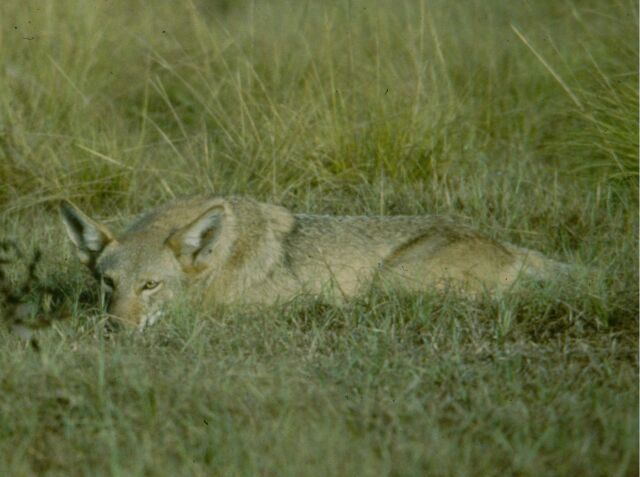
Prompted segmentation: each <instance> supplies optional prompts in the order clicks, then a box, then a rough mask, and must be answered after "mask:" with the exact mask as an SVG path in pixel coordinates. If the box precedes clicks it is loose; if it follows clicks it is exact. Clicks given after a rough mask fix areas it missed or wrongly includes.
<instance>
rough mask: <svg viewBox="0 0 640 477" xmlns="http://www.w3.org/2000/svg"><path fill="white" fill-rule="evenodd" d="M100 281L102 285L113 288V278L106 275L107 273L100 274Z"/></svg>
mask: <svg viewBox="0 0 640 477" xmlns="http://www.w3.org/2000/svg"><path fill="white" fill-rule="evenodd" d="M102 283H103V284H104V286H106V287H107V288H111V289H113V288H115V287H116V285H115V283H114V282H113V278H111V277H109V276H107V275H102Z"/></svg>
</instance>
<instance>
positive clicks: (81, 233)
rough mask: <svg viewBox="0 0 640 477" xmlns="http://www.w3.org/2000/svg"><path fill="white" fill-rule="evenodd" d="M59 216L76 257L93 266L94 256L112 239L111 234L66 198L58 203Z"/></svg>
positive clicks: (90, 266)
mask: <svg viewBox="0 0 640 477" xmlns="http://www.w3.org/2000/svg"><path fill="white" fill-rule="evenodd" d="M60 216H61V217H62V222H63V223H64V226H65V228H66V229H67V235H69V238H70V239H71V241H72V242H73V244H74V245H75V246H76V252H77V254H78V258H79V259H80V261H81V262H82V263H83V264H85V265H87V266H88V267H89V268H93V266H94V265H95V260H96V258H97V257H98V255H100V252H102V250H103V249H104V248H105V247H106V246H107V244H108V243H109V242H111V241H112V240H113V235H112V234H111V232H109V229H107V228H106V227H105V226H104V225H101V224H99V223H98V222H95V221H93V220H91V219H90V218H89V217H88V216H86V215H85V214H84V213H83V212H82V211H80V209H78V208H77V207H76V206H74V205H73V204H71V202H68V201H66V200H63V201H62V202H61V203H60Z"/></svg>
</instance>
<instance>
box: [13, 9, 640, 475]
mask: <svg viewBox="0 0 640 477" xmlns="http://www.w3.org/2000/svg"><path fill="white" fill-rule="evenodd" d="M637 17H638V10H637V5H636V3H634V2H627V1H622V0H620V1H613V2H612V1H604V0H600V1H596V0H592V1H581V2H573V3H571V2H569V3H566V2H552V1H538V2H528V3H527V2H525V3H521V2H518V3H514V2H509V1H506V0H503V1H500V0H492V1H481V0H470V1H467V2H445V1H432V2H428V3H426V4H424V5H423V4H421V2H417V1H416V2H412V1H408V0H407V1H390V0H368V1H361V0H353V1H347V0H345V1H337V0H336V1H327V2H310V1H309V2H306V1H300V2H293V1H289V2H286V1H280V0H272V1H265V2H252V1H248V0H247V1H241V0H239V1H233V2H232V1H224V0H217V1H213V0H212V1H204V0H200V1H198V0H194V1H193V2H153V6H150V4H149V2H141V1H124V0H110V1H108V2H106V1H105V2H81V1H77V0H58V1H53V0H47V1H41V2H20V1H17V0H15V1H5V2H2V5H0V51H1V52H2V62H1V64H0V239H8V238H13V239H17V240H18V241H20V242H21V243H22V244H23V247H24V249H25V250H33V249H35V248H40V249H42V251H43V253H44V255H43V257H44V258H43V260H42V263H41V264H40V271H39V273H40V276H41V278H42V281H43V283H46V284H49V285H50V286H52V287H55V288H56V289H59V290H61V291H62V292H63V293H64V295H65V297H66V302H67V306H68V308H69V309H70V310H71V315H72V316H71V318H70V319H68V320H65V321H60V322H57V323H55V324H54V325H53V326H52V327H50V328H49V329H46V330H43V331H40V332H38V335H37V339H38V343H39V352H38V351H36V350H34V349H32V348H31V347H29V346H25V344H24V343H23V342H22V341H21V340H20V339H19V338H18V337H17V336H16V335H14V334H12V333H9V332H8V330H7V329H2V331H0V362H1V363H2V365H1V366H0V475H11V476H20V475H43V474H45V475H203V476H204V475H274V476H275V475H277V476H280V475H318V476H324V475H345V476H346V475H372V476H377V475H416V476H418V475H420V476H422V475H430V476H431V475H433V476H438V475H469V476H472V475H473V476H475V475H530V476H540V475H570V476H574V475H637V473H638V348H637V339H638V241H637V237H638V235H637V231H638V92H637V85H638V63H637V58H638V48H637V38H638V24H637ZM202 192H213V193H216V194H221V195H225V194H246V195H250V196H252V197H255V198H258V199H261V200H265V201H270V202H277V203H280V204H283V205H286V206H287V207H289V208H291V209H292V210H295V211H305V212H317V213H336V214H379V213H382V214H395V213H402V214H419V213H439V214H446V215H453V216H456V217H458V218H459V219H460V221H461V222H463V223H469V224H473V225H476V226H478V227H480V228H482V229H483V230H485V231H486V232H487V233H488V234H490V235H492V236H494V237H497V238H501V239H503V240H508V241H510V242H513V243H516V244H518V245H522V246H526V247H530V248H534V249H537V250H540V251H542V252H544V253H546V254H547V255H549V256H551V257H554V258H556V259H559V260H563V261H565V262H568V263H573V264H576V265H577V267H576V268H577V271H576V273H575V274H574V276H573V277H572V279H571V280H568V281H565V282H562V283H560V282H558V283H551V284H547V285H544V286H540V285H535V286H534V285H533V284H532V285H531V286H530V287H528V288H525V290H523V291H521V292H520V293H518V294H513V295H509V296H505V297H503V298H501V299H499V300H488V299H487V300H480V301H477V302H470V301H465V300H462V299H460V298H459V297H455V296H436V295H431V294H425V295H419V296H405V295H401V294H394V295H388V294H384V293H380V292H375V291H372V292H371V293H370V294H369V295H368V296H366V297H363V298H362V299H361V300H359V301H357V302H356V303H353V304H350V305H349V306H347V307H344V308H336V307H332V306H327V305H323V304H321V303H293V304H290V305H288V306H287V307H283V308H277V309H266V310H264V309H255V310H252V309H247V310H222V309H221V310H197V309H190V308H189V307H188V306H186V305H177V306H176V308H175V310H173V312H172V313H171V315H170V316H169V317H168V318H167V319H165V320H163V321H162V322H161V323H159V324H158V325H157V326H155V327H153V328H151V329H150V330H148V332H145V333H144V334H139V333H134V332H126V331H125V332H120V333H117V334H115V335H113V334H112V335H106V334H105V333H104V332H103V330H102V327H101V325H100V323H101V321H100V315H99V312H97V311H96V310H95V304H96V303H95V293H94V294H93V297H94V298H93V299H92V298H91V297H92V294H91V290H92V289H93V284H92V282H91V280H90V279H89V278H88V275H87V274H86V272H85V271H84V270H82V269H81V267H80V265H79V264H77V263H76V262H75V260H74V258H73V257H72V256H71V249H70V246H68V245H67V243H66V242H67V239H66V237H65V235H64V231H63V229H62V226H61V224H60V223H59V219H58V217H57V215H56V210H55V209H56V204H57V200H59V199H61V198H63V197H66V198H70V199H72V200H74V201H75V202H77V203H78V204H79V205H81V206H82V207H83V208H84V209H86V210H87V211H89V212H91V213H92V214H94V215H96V216H99V217H101V218H113V222H112V223H111V222H110V225H113V226H114V227H115V228H117V226H118V225H121V224H123V223H125V222H126V220H128V219H129V218H131V217H132V216H133V215H134V214H135V213H137V212H139V211H141V210H144V209H145V208H147V207H149V206H151V205H154V204H157V203H160V202H162V201H164V200H168V199H171V198H173V197H177V196H181V195H185V194H194V193H202ZM7 272H8V273H9V275H10V277H11V279H12V280H14V281H15V282H14V283H18V282H19V281H20V277H22V276H24V270H22V269H20V267H15V268H10V267H8V268H7ZM87 297H88V298H87Z"/></svg>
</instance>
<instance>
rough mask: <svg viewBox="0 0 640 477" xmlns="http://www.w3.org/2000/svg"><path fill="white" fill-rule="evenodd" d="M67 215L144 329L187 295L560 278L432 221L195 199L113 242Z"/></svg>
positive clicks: (83, 250)
mask: <svg viewBox="0 0 640 477" xmlns="http://www.w3.org/2000/svg"><path fill="white" fill-rule="evenodd" d="M61 214H62V219H63V222H64V224H65V226H66V229H67V232H68V235H69V237H70V238H71V241H72V242H73V244H74V245H75V247H76V251H77V254H78V257H79V258H80V260H81V261H82V262H83V263H84V264H86V265H87V266H88V267H89V268H90V269H91V270H92V272H93V273H94V274H95V275H96V277H97V278H98V279H99V280H100V286H101V288H102V296H103V297H104V299H105V301H106V302H107V303H108V312H109V313H110V314H112V315H115V316H117V317H119V318H120V319H122V320H123V321H125V322H130V323H133V324H137V325H138V326H141V327H143V326H145V325H146V324H150V323H153V322H154V321H156V320H157V319H158V318H159V317H160V316H161V315H162V313H163V309H164V307H165V305H166V304H167V303H168V302H170V301H171V300H172V299H173V298H174V297H176V296H179V295H181V293H183V291H184V290H185V288H189V289H193V288H197V289H198V290H200V291H201V292H202V293H203V295H202V297H203V299H205V300H211V301H214V302H217V303H263V304H269V303H275V302H277V301H284V300H289V299H291V298H293V297H295V296H297V295H301V294H310V295H311V296H320V295H321V296H324V297H330V298H333V299H338V300H341V299H344V298H349V297H352V296H354V295H357V294H358V293H360V292H361V291H363V290H365V289H366V288H367V287H368V286H370V285H371V284H372V283H373V282H374V280H375V281H376V283H380V284H381V285H383V286H393V287H401V288H405V289H409V290H426V289H429V288H434V289H442V288H444V287H447V286H454V287H458V288H459V289H460V290H461V291H463V292H466V293H475V292H480V291H484V290H487V291H496V290H502V289H505V288H507V287H509V286H511V285H512V284H513V283H514V281H515V280H516V278H517V277H518V276H519V275H520V274H522V273H524V274H528V275H531V276H534V277H541V278H544V277H545V276H546V275H548V274H549V273H552V272H555V271H557V270H560V269H562V268H563V267H564V265H562V264H560V263H558V262H555V261H553V260H550V259H547V258H545V257H544V256H542V255H541V254H539V253H537V252H533V251H530V250H526V249H522V248H518V247H516V246H513V245H510V244H507V243H500V242H496V241H494V240H492V239H490V238H488V237H486V236H484V235H482V234H480V233H478V232H477V231H475V230H473V229H471V228H468V227H465V226H461V225H456V224H455V223H453V222H452V221H450V220H448V219H445V218H442V217H433V216H396V217H334V216H320V215H306V214H292V213H291V212H289V211H288V210H287V209H285V208H283V207H279V206H275V205H271V204H265V203H260V202H256V201H254V200H251V199H248V198H240V197H231V198H227V199H224V198H212V197H197V198H190V199H182V200H178V201H175V202H171V203H169V204H166V205H164V206H162V207H159V208H157V209H154V210H152V211H150V212H148V213H147V214H145V215H143V216H142V217H141V218H140V219H139V220H137V221H136V222H134V223H133V225H131V226H130V227H129V228H128V229H127V230H126V231H125V232H124V233H123V234H122V235H120V236H118V237H116V236H114V235H113V234H112V233H111V232H110V231H109V230H108V229H107V228H106V227H105V226H104V225H101V224H99V223H98V222H96V221H94V220H92V219H90V218H89V217H88V216H86V215H85V214H84V213H82V212H81V211H80V210H79V209H78V208H76V207H75V206H73V205H72V204H70V203H69V202H66V201H64V202H62V204H61Z"/></svg>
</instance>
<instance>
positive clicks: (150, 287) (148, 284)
mask: <svg viewBox="0 0 640 477" xmlns="http://www.w3.org/2000/svg"><path fill="white" fill-rule="evenodd" d="M159 285H160V282H157V281H155V280H149V281H148V282H146V283H145V284H144V286H143V287H142V289H143V290H153V289H154V288H158V286H159Z"/></svg>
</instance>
